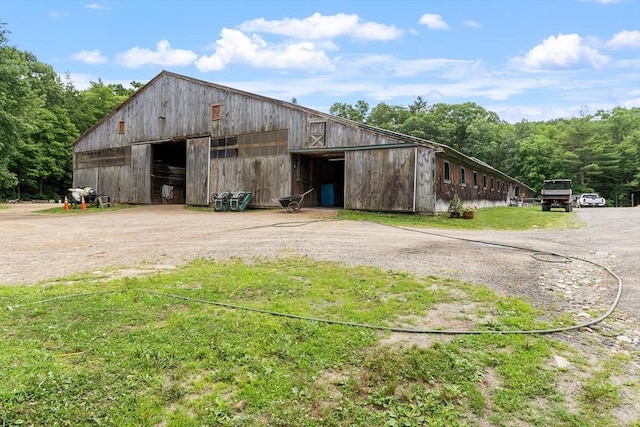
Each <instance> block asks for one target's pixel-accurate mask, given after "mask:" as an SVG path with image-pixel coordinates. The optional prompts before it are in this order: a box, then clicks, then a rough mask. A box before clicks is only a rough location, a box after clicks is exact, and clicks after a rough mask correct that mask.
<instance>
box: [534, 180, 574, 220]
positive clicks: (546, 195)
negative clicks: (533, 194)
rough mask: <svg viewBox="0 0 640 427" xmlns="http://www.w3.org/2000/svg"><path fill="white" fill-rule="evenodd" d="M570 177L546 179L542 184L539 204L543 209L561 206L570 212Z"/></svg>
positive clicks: (547, 209) (571, 208)
mask: <svg viewBox="0 0 640 427" xmlns="http://www.w3.org/2000/svg"><path fill="white" fill-rule="evenodd" d="M571 188H572V187H571V180H570V179H546V180H545V181H544V184H543V186H542V199H541V200H540V204H541V205H542V210H543V211H547V212H548V211H550V210H551V208H563V209H564V210H565V212H571V211H572V210H573V205H572V203H571V199H572V190H571Z"/></svg>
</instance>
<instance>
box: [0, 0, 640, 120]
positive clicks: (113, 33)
mask: <svg viewBox="0 0 640 427" xmlns="http://www.w3.org/2000/svg"><path fill="white" fill-rule="evenodd" d="M0 21H1V22H4V23H6V24H7V25H6V27H5V28H6V29H8V30H9V31H10V32H11V34H9V35H8V36H9V44H10V45H12V46H16V47H17V48H18V49H20V50H25V51H29V52H32V53H33V54H35V55H36V57H37V58H38V60H40V61H41V62H44V63H47V64H49V65H51V66H53V68H54V69H55V71H56V72H57V73H59V74H61V75H64V74H65V73H69V74H70V76H71V79H72V81H73V83H74V85H75V86H76V87H77V88H79V89H84V88H86V87H88V85H89V82H91V81H97V80H98V78H100V79H102V81H103V82H105V83H122V84H123V85H125V86H128V85H129V83H130V82H131V81H134V80H135V81H140V82H143V83H146V82H147V81H149V80H150V79H151V78H153V77H154V76H155V75H157V74H158V73H159V72H160V71H162V70H169V71H172V72H175V73H179V74H184V75H187V76H190V77H194V78H198V79H202V80H206V81H210V82H214V83H218V84H222V85H226V86H230V87H234V88H237V89H242V90H246V91H249V92H253V93H257V94H260V95H264V96H269V97H273V98H276V99H281V100H284V101H290V100H291V99H292V98H296V99H297V101H298V103H299V104H301V105H304V106H306V107H309V108H313V109H316V110H320V111H324V112H328V111H329V108H330V107H331V105H332V104H333V103H336V102H344V103H349V104H355V102H356V101H358V100H364V101H366V102H367V103H368V104H369V106H370V107H374V106H376V105H378V104H379V103H380V102H384V103H386V104H389V105H401V106H408V105H409V104H411V103H412V102H413V101H414V100H415V99H416V97H417V96H421V97H422V98H423V99H424V100H426V101H427V102H428V103H429V104H434V103H438V102H444V103H449V104H459V103H464V102H475V103H477V104H479V105H481V106H483V107H484V108H486V109H488V110H490V111H494V112H496V113H498V114H499V116H500V117H501V118H502V119H504V120H507V121H509V122H517V121H520V120H522V119H526V120H531V121H534V120H549V119H553V118H557V117H575V116H579V114H580V113H581V112H585V111H586V112H589V113H594V112H596V111H597V110H599V109H605V110H610V109H611V108H613V107H616V106H621V107H627V108H630V107H640V0H484V1H479V0H448V1H439V0H422V1H404V0H395V1H391V0H387V1H380V0H367V1H358V0H341V1H332V0H324V1H313V0H310V1H304V0H298V1H296V0H262V1H252V0H224V1H220V0H211V1H206V0H200V1H195V0H181V1H169V0H148V1H141V0H118V1H115V0H114V1H111V0H109V1H106V0H105V1H98V0H95V1H94V0H88V1H76V0H67V1H54V0H0Z"/></svg>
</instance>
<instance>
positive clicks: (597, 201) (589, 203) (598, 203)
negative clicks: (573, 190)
mask: <svg viewBox="0 0 640 427" xmlns="http://www.w3.org/2000/svg"><path fill="white" fill-rule="evenodd" d="M606 205H607V201H606V200H605V199H604V197H600V196H599V195H598V194H597V193H584V194H581V195H580V198H579V199H578V206H580V207H581V208H586V207H599V208H604V207H605V206H606Z"/></svg>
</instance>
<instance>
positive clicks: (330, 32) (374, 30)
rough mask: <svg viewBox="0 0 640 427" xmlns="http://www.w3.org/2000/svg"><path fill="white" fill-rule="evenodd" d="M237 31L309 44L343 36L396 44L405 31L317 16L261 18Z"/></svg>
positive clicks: (348, 17) (347, 18)
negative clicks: (265, 34) (279, 18)
mask: <svg viewBox="0 0 640 427" xmlns="http://www.w3.org/2000/svg"><path fill="white" fill-rule="evenodd" d="M238 29H240V30H241V31H245V32H259V33H268V34H278V35H282V36H288V37H295V38H298V39H306V40H319V39H333V38H335V37H340V36H348V37H353V38H355V39H359V40H393V39H396V38H398V37H400V36H401V35H402V31H401V30H399V29H398V28H396V27H395V26H393V25H384V24H378V23H376V22H363V21H362V20H361V19H360V18H359V17H358V15H347V14H344V13H338V14H336V15H331V16H324V15H321V14H319V13H314V14H313V15H311V16H308V17H306V18H303V19H292V18H284V19H281V20H277V21H267V20H265V19H264V18H259V19H253V20H251V21H246V22H244V23H242V24H240V25H239V26H238Z"/></svg>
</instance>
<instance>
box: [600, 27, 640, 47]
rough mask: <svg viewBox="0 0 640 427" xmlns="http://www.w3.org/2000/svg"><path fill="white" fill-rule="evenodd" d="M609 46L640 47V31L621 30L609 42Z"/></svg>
mask: <svg viewBox="0 0 640 427" xmlns="http://www.w3.org/2000/svg"><path fill="white" fill-rule="evenodd" d="M607 47H610V48H611V49H626V48H639V47H640V31H638V30H635V31H627V30H625V31H620V32H619V33H616V34H614V35H613V37H612V38H611V40H609V41H608V42H607Z"/></svg>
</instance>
